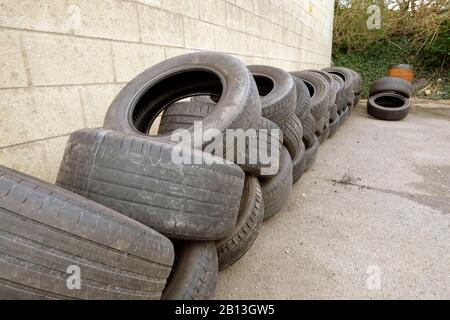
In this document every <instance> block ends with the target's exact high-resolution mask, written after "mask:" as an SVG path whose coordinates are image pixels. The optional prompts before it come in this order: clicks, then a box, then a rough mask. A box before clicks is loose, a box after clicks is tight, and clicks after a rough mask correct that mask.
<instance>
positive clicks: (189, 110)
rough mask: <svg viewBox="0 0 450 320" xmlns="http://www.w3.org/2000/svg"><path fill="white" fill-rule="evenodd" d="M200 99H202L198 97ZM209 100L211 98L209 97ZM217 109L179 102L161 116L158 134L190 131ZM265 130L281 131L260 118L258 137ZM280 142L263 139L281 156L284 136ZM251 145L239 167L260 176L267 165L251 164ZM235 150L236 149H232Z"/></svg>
mask: <svg viewBox="0 0 450 320" xmlns="http://www.w3.org/2000/svg"><path fill="white" fill-rule="evenodd" d="M197 98H200V97H197ZM202 98H203V97H202ZM207 99H209V97H207ZM216 107H217V105H216V104H215V103H212V102H209V103H208V102H203V101H199V100H197V99H196V100H195V101H190V102H177V103H174V104H172V105H171V106H169V107H168V108H167V109H166V110H165V111H164V113H163V115H162V116H161V122H160V125H159V130H158V133H161V134H170V133H172V132H173V131H175V130H176V129H188V128H190V127H192V126H193V125H194V122H195V121H202V120H203V119H204V118H206V117H207V116H208V114H210V113H211V112H213V111H214V109H215V108H216ZM260 129H265V130H268V133H269V134H270V133H273V130H280V128H279V127H278V126H277V125H276V124H275V123H273V122H272V121H270V120H268V119H266V118H260V122H259V125H258V129H256V130H257V132H258V136H259V130H260ZM278 141H279V142H280V143H276V144H274V143H272V141H267V138H266V137H261V141H260V142H262V143H264V142H266V143H267V148H268V150H269V151H270V152H271V150H273V149H272V148H274V149H276V151H277V154H278V155H279V156H281V148H282V143H283V136H282V134H280V136H279V139H278ZM278 141H277V142H278ZM253 147H254V148H256V152H257V150H258V149H257V145H253ZM250 148H251V145H250V144H249V143H247V149H246V150H247V152H246V154H245V160H246V161H245V162H246V163H244V164H239V166H240V167H241V168H242V169H243V170H244V172H245V173H247V174H250V175H254V176H260V175H261V174H262V173H261V169H262V168H266V167H267V165H264V164H262V163H256V164H255V163H249V162H250V161H249V156H250V154H251V153H250V150H253V149H250ZM232 150H234V148H233V149H232ZM228 160H230V159H228ZM233 160H235V162H237V159H233Z"/></svg>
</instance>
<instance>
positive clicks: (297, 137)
mask: <svg viewBox="0 0 450 320" xmlns="http://www.w3.org/2000/svg"><path fill="white" fill-rule="evenodd" d="M281 131H283V144H284V146H285V147H286V148H287V149H288V151H289V154H290V155H291V158H292V159H294V158H295V156H296V155H297V153H299V152H300V149H301V144H302V141H303V126H302V123H301V122H300V120H299V119H298V117H297V116H296V115H295V114H293V115H292V116H291V119H290V120H289V121H287V122H286V123H285V124H284V125H283V126H282V127H281Z"/></svg>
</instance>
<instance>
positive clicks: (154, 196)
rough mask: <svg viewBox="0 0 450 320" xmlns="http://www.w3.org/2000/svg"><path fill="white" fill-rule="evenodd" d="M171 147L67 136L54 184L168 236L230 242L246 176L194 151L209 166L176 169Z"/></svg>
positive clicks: (98, 134)
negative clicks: (225, 239) (227, 237)
mask: <svg viewBox="0 0 450 320" xmlns="http://www.w3.org/2000/svg"><path fill="white" fill-rule="evenodd" d="M173 148H174V146H173V145H172V144H167V143H164V142H161V141H157V140H151V139H146V138H145V137H140V136H133V135H125V134H122V133H120V132H117V131H110V130H103V129H84V130H79V131H76V132H74V133H73V134H72V135H71V136H70V138H69V141H68V143H67V146H66V150H65V153H64V157H63V160H62V163H61V167H60V170H59V174H58V177H57V181H56V183H57V184H58V185H59V186H61V187H63V188H65V189H67V190H70V191H73V192H75V193H77V194H79V195H81V196H83V197H86V198H88V199H91V200H94V201H96V202H98V203H101V204H103V205H105V206H107V207H109V208H111V209H114V210H116V211H118V212H120V213H122V214H124V215H126V216H129V217H131V218H133V219H135V220H137V221H139V222H141V223H143V224H144V225H146V226H149V227H152V228H153V229H155V230H157V231H158V232H161V233H162V234H164V235H167V236H169V237H170V238H176V239H186V240H218V239H221V238H223V237H226V236H227V235H228V234H230V233H231V232H232V231H233V228H234V225H235V223H236V217H237V213H238V210H239V202H240V199H241V191H242V188H243V185H244V178H245V175H244V172H243V171H242V169H241V168H239V167H238V166H237V165H235V164H234V163H231V162H225V164H221V163H222V162H223V159H219V158H216V157H214V156H212V155H210V154H208V153H205V152H202V151H200V150H191V149H190V148H189V149H188V151H189V152H192V153H193V154H194V155H195V157H203V159H205V161H204V164H200V165H199V164H190V165H188V164H184V163H183V162H182V161H180V162H181V164H177V163H175V162H173V161H172V152H173ZM180 150H184V149H181V148H180ZM214 162H215V163H214ZM211 163H212V164H211Z"/></svg>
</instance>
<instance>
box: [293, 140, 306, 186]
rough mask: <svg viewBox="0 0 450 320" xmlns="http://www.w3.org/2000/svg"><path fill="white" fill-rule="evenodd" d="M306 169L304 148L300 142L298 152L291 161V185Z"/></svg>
mask: <svg viewBox="0 0 450 320" xmlns="http://www.w3.org/2000/svg"><path fill="white" fill-rule="evenodd" d="M305 169H306V148H305V144H304V143H303V142H302V144H301V149H300V152H298V153H297V155H296V156H295V158H294V159H293V160H292V184H296V183H297V182H298V181H299V180H300V178H301V177H302V175H303V173H305Z"/></svg>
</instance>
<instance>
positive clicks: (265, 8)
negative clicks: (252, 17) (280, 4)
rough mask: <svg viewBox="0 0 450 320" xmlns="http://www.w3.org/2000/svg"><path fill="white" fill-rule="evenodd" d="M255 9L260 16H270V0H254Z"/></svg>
mask: <svg viewBox="0 0 450 320" xmlns="http://www.w3.org/2000/svg"><path fill="white" fill-rule="evenodd" d="M253 11H254V13H255V14H257V15H258V16H260V17H269V16H270V11H269V0H254V9H253Z"/></svg>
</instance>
